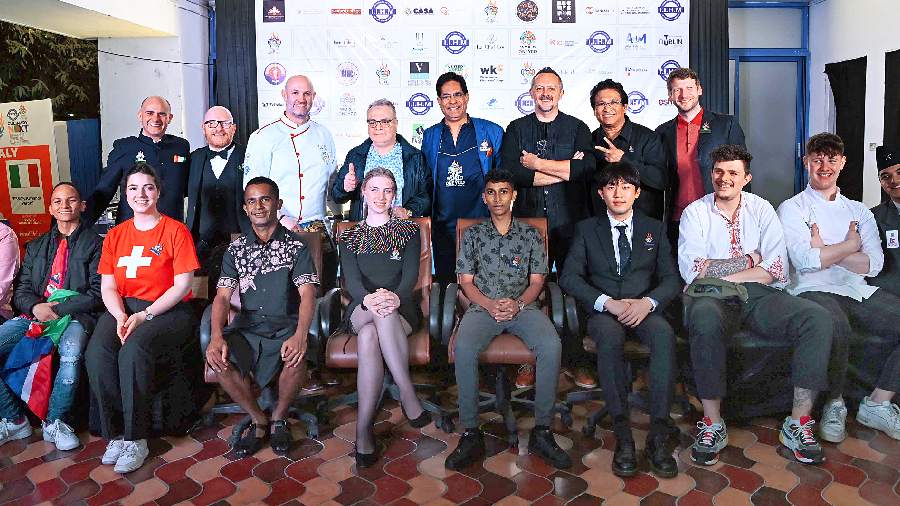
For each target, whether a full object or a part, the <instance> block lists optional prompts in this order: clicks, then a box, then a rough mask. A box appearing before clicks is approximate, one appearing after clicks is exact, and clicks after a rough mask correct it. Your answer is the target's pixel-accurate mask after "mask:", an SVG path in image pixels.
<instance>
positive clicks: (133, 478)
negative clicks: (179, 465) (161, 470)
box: [109, 457, 166, 485]
mask: <svg viewBox="0 0 900 506" xmlns="http://www.w3.org/2000/svg"><path fill="white" fill-rule="evenodd" d="M165 463H166V461H164V460H163V459H161V458H159V457H151V458H148V459H147V460H146V461H144V465H143V466H141V467H140V468H138V469H137V470H135V471H132V472H130V473H128V474H126V475H125V479H127V480H128V481H130V482H131V483H133V484H135V485H137V484H138V483H140V482H142V481H146V480H149V479H152V478H153V477H154V476H155V475H156V469H157V468H158V467H160V466H162V465H163V464H165ZM109 467H110V468H112V467H113V466H109Z"/></svg>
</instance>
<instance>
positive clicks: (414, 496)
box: [406, 475, 447, 504]
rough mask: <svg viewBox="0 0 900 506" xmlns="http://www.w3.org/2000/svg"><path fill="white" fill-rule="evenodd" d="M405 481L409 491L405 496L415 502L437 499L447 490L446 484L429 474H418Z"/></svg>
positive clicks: (420, 502)
mask: <svg viewBox="0 0 900 506" xmlns="http://www.w3.org/2000/svg"><path fill="white" fill-rule="evenodd" d="M407 483H409V486H410V491H409V493H408V494H406V498H407V499H409V500H410V501H413V502H415V503H417V504H422V503H425V502H428V501H430V500H432V499H437V498H439V497H441V496H442V495H444V492H446V491H447V487H446V485H444V484H443V483H442V482H441V481H440V480H436V479H434V478H432V477H430V476H422V475H419V476H416V477H415V478H413V479H411V480H409V481H408V482H407Z"/></svg>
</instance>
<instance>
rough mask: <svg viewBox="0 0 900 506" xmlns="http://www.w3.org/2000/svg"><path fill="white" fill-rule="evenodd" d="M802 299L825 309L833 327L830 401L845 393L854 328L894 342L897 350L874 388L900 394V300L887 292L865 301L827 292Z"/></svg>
mask: <svg viewBox="0 0 900 506" xmlns="http://www.w3.org/2000/svg"><path fill="white" fill-rule="evenodd" d="M800 297H803V298H805V299H809V300H811V301H814V302H816V303H818V304H819V305H821V306H822V307H824V308H825V309H826V310H827V311H828V313H829V314H830V315H831V320H832V322H833V324H834V344H833V345H832V347H831V363H830V364H829V367H828V375H829V380H830V383H831V390H830V395H829V397H832V398H834V397H837V396H839V395H841V394H843V393H844V382H845V380H846V376H847V363H848V361H849V359H850V334H851V332H852V329H854V328H857V329H860V330H862V331H863V332H865V333H867V334H872V335H876V336H879V337H884V338H889V339H891V340H892V341H893V343H894V350H893V352H891V354H890V355H888V356H887V358H886V360H885V362H884V364H883V365H882V367H881V374H880V375H879V377H878V383H876V385H875V386H876V387H877V388H881V389H883V390H888V391H890V392H897V391H898V390H900V297H897V296H896V295H894V294H892V293H891V292H888V291H887V290H884V289H879V290H878V291H877V292H875V293H874V294H873V295H872V296H871V297H869V298H868V299H863V300H862V301H857V300H854V299H851V298H850V297H845V296H843V295H837V294H834V293H826V292H804V293H802V294H800Z"/></svg>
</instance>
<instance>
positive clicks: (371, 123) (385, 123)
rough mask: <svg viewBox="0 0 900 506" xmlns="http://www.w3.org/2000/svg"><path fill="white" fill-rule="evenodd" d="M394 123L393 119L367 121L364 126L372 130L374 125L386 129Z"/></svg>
mask: <svg viewBox="0 0 900 506" xmlns="http://www.w3.org/2000/svg"><path fill="white" fill-rule="evenodd" d="M393 122H394V119H393V118H391V119H367V120H366V124H367V125H369V128H374V127H375V125H381V128H387V127H389V126H390V125H391V123H393Z"/></svg>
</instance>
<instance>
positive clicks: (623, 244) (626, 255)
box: [616, 225, 631, 275]
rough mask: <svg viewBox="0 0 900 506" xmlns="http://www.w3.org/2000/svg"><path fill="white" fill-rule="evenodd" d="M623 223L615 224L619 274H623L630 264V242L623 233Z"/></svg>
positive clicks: (624, 227)
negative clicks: (617, 235)
mask: <svg viewBox="0 0 900 506" xmlns="http://www.w3.org/2000/svg"><path fill="white" fill-rule="evenodd" d="M626 228H627V227H626V226H625V225H616V230H618V231H619V274H620V275H621V274H624V273H625V271H627V270H628V268H629V267H630V266H631V244H630V243H629V242H628V236H627V235H625V229H626Z"/></svg>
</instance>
